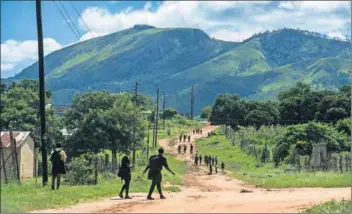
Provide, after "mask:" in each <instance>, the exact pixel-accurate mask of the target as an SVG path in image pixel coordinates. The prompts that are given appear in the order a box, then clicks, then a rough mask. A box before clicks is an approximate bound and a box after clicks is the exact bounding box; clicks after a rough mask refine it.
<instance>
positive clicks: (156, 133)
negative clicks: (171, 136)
mask: <svg viewBox="0 0 352 214" xmlns="http://www.w3.org/2000/svg"><path fill="white" fill-rule="evenodd" d="M158 120H159V88H158V90H157V92H156V115H155V139H154V140H155V142H154V148H156V146H157V143H158Z"/></svg>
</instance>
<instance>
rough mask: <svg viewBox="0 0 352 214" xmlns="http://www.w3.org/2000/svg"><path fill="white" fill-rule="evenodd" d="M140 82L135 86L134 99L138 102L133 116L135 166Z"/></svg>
mask: <svg viewBox="0 0 352 214" xmlns="http://www.w3.org/2000/svg"><path fill="white" fill-rule="evenodd" d="M138 84H139V83H138V81H136V83H135V86H134V99H135V102H136V106H135V108H136V110H135V112H134V116H133V153H132V163H133V165H135V163H136V116H137V115H136V113H137V108H138V100H137V99H138Z"/></svg>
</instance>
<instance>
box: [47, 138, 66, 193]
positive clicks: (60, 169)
mask: <svg viewBox="0 0 352 214" xmlns="http://www.w3.org/2000/svg"><path fill="white" fill-rule="evenodd" d="M65 161H66V153H65V151H64V150H62V148H61V143H57V144H56V148H55V150H54V151H53V153H52V154H51V156H50V162H51V166H52V168H51V174H52V176H53V177H52V183H51V189H52V190H55V180H56V189H59V188H60V181H61V174H66V170H65Z"/></svg>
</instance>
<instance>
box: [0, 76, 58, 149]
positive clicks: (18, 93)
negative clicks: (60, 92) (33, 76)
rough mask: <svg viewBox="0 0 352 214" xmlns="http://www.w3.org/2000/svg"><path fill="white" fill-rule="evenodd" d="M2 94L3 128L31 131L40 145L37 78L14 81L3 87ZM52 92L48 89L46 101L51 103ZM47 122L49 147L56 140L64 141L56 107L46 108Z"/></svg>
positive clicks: (51, 146)
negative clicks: (55, 110)
mask: <svg viewBox="0 0 352 214" xmlns="http://www.w3.org/2000/svg"><path fill="white" fill-rule="evenodd" d="M3 90H4V92H3V94H2V96H1V117H0V123H1V130H9V129H10V128H12V129H13V130H21V131H30V132H31V135H32V137H33V139H34V141H35V142H36V146H39V142H40V140H39V139H40V120H39V93H38V91H39V83H38V81H36V80H22V81H20V82H13V83H12V84H10V85H9V86H8V87H6V88H5V89H3ZM50 96H51V92H50V91H46V102H47V104H48V103H51V100H50ZM45 114H46V118H47V119H46V122H47V123H48V124H47V138H48V147H49V149H50V148H53V146H54V144H55V143H56V142H59V141H62V140H63V138H62V134H61V131H60V129H61V128H62V124H61V121H60V119H59V118H57V117H56V115H55V112H54V109H52V108H48V109H46V110H45Z"/></svg>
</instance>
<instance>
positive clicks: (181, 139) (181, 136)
mask: <svg viewBox="0 0 352 214" xmlns="http://www.w3.org/2000/svg"><path fill="white" fill-rule="evenodd" d="M181 142H182V134H180V143H181Z"/></svg>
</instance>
